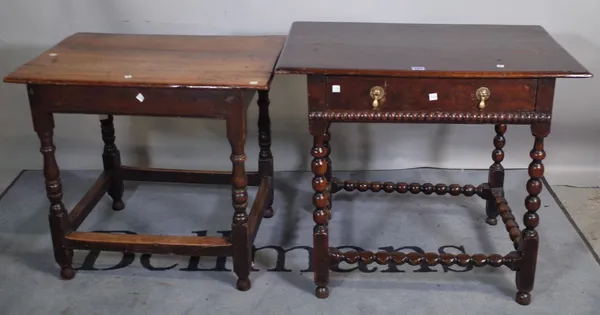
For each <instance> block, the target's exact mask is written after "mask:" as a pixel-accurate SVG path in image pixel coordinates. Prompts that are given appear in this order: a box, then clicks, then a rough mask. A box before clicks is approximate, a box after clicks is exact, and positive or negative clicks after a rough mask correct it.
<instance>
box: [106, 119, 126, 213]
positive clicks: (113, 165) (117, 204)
mask: <svg viewBox="0 0 600 315" xmlns="http://www.w3.org/2000/svg"><path fill="white" fill-rule="evenodd" d="M100 127H101V129H102V141H104V152H103V153H102V162H103V164H104V171H105V172H106V175H108V176H110V186H109V187H108V195H109V196H110V197H111V198H112V200H113V204H112V208H113V210H116V211H119V210H123V209H124V208H125V203H123V192H124V191H125V186H124V184H123V177H122V176H121V153H120V152H119V150H118V149H117V146H116V145H115V126H114V124H113V115H106V116H101V118H100Z"/></svg>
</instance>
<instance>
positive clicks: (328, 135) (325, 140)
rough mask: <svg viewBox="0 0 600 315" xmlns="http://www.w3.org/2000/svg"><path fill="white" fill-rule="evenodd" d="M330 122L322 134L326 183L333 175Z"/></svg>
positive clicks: (328, 187)
mask: <svg viewBox="0 0 600 315" xmlns="http://www.w3.org/2000/svg"><path fill="white" fill-rule="evenodd" d="M330 126H331V123H330V122H328V123H327V126H326V129H325V134H324V136H323V146H324V147H325V148H326V149H327V155H325V162H326V163H327V171H326V172H325V178H326V179H327V183H328V184H329V185H331V179H332V177H333V169H332V168H331V158H330V157H329V155H330V154H331V147H330V146H329V141H331V133H330V132H329V127H330ZM329 185H328V186H327V200H329V205H328V208H329V210H331V207H332V206H333V194H332V193H331V186H329ZM329 220H331V212H329Z"/></svg>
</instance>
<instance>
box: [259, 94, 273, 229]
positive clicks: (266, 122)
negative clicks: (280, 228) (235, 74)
mask: <svg viewBox="0 0 600 315" xmlns="http://www.w3.org/2000/svg"><path fill="white" fill-rule="evenodd" d="M257 103H258V108H259V111H258V145H259V147H260V154H259V157H258V172H259V173H260V176H261V177H263V178H264V177H271V187H270V188H269V199H268V200H267V201H266V202H265V210H264V212H263V217H264V218H270V217H272V216H273V214H274V211H273V199H274V197H275V188H274V185H275V184H274V182H275V178H274V176H273V175H274V174H273V173H274V172H273V154H272V153H271V119H270V118H269V104H270V103H271V101H270V100H269V91H258V102H257Z"/></svg>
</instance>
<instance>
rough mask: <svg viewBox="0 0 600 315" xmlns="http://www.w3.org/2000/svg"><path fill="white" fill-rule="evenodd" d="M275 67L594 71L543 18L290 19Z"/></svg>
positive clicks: (429, 72) (400, 72)
mask: <svg viewBox="0 0 600 315" xmlns="http://www.w3.org/2000/svg"><path fill="white" fill-rule="evenodd" d="M498 65H504V67H503V68H499V67H498ZM412 67H422V68H424V69H425V70H412ZM276 73H302V74H329V75H377V76H399V77H419V78H423V77H433V78H439V77H463V78H522V77H531V78H542V77H548V78H562V77H589V76H591V74H590V73H589V72H588V71H587V70H586V69H585V68H584V67H583V66H582V65H581V64H579V63H578V62H577V61H576V60H575V59H574V58H573V57H572V56H571V55H570V54H569V53H568V52H567V51H565V50H564V49H563V48H562V47H561V46H560V45H559V44H558V43H557V42H556V41H555V40H554V39H553V38H552V37H551V36H550V35H549V34H548V33H547V32H546V30H544V29H543V28H542V27H541V26H534V25H449V24H393V23H346V22H295V23H294V24H292V27H291V29H290V32H289V36H288V39H287V41H286V43H285V46H284V48H283V51H282V52H281V56H280V58H279V61H278V63H277V69H276Z"/></svg>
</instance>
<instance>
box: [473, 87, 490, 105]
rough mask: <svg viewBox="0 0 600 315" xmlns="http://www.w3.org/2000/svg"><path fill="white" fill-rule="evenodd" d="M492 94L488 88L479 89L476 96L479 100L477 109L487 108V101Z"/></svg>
mask: <svg viewBox="0 0 600 315" xmlns="http://www.w3.org/2000/svg"><path fill="white" fill-rule="evenodd" d="M490 94H491V93H490V89H488V88H486V87H480V88H479V89H477V92H475V96H476V97H477V99H478V100H479V105H477V108H479V109H484V108H485V101H487V100H488V99H489V98H490Z"/></svg>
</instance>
